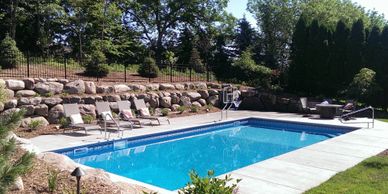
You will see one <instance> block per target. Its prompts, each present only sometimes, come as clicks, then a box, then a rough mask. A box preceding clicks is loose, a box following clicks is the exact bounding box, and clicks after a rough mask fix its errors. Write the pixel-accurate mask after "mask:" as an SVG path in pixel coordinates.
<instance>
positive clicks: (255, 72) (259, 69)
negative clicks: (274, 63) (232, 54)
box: [233, 49, 272, 89]
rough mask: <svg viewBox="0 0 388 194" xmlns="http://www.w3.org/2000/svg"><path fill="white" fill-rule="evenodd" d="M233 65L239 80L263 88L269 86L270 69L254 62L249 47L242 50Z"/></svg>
mask: <svg viewBox="0 0 388 194" xmlns="http://www.w3.org/2000/svg"><path fill="white" fill-rule="evenodd" d="M233 67H234V68H235V70H236V72H235V73H236V74H237V76H238V78H239V81H240V82H246V83H247V84H248V85H250V86H253V87H261V88H265V89H267V88H269V87H270V85H271V75H272V70H271V69H270V68H268V67H265V66H262V65H259V64H256V62H255V61H254V60H253V59H252V52H251V51H250V50H249V49H248V50H246V51H244V52H242V54H241V56H240V58H238V59H237V60H236V61H235V62H234V63H233Z"/></svg>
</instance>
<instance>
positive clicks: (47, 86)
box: [35, 82, 63, 94]
mask: <svg viewBox="0 0 388 194" xmlns="http://www.w3.org/2000/svg"><path fill="white" fill-rule="evenodd" d="M35 91H36V92H38V93H39V94H47V93H52V94H60V93H62V92H63V84H61V83H58V82H39V83H37V84H35Z"/></svg>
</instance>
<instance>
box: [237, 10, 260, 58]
mask: <svg viewBox="0 0 388 194" xmlns="http://www.w3.org/2000/svg"><path fill="white" fill-rule="evenodd" d="M255 33H256V32H255V30H254V29H253V28H252V26H251V24H250V23H249V22H248V21H247V19H246V18H245V16H244V17H243V18H242V19H241V20H240V21H239V22H238V29H237V34H236V38H235V44H236V47H237V54H239V55H240V54H241V53H242V52H243V51H245V50H246V49H247V48H249V47H253V45H254V40H255Z"/></svg>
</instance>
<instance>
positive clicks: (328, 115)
mask: <svg viewBox="0 0 388 194" xmlns="http://www.w3.org/2000/svg"><path fill="white" fill-rule="evenodd" d="M300 103H301V105H302V109H303V111H304V113H305V116H309V115H308V114H306V113H307V112H316V113H318V114H319V117H320V118H322V119H334V117H335V116H340V115H342V114H345V113H350V112H353V111H355V110H356V103H355V102H354V101H348V102H347V103H346V104H345V105H340V104H332V103H329V102H328V101H326V100H325V101H323V102H316V101H315V102H314V101H308V100H307V98H306V97H301V98H300Z"/></svg>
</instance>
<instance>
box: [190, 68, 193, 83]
mask: <svg viewBox="0 0 388 194" xmlns="http://www.w3.org/2000/svg"><path fill="white" fill-rule="evenodd" d="M192 70H193V66H192V65H191V64H190V82H191V71H192Z"/></svg>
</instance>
